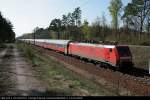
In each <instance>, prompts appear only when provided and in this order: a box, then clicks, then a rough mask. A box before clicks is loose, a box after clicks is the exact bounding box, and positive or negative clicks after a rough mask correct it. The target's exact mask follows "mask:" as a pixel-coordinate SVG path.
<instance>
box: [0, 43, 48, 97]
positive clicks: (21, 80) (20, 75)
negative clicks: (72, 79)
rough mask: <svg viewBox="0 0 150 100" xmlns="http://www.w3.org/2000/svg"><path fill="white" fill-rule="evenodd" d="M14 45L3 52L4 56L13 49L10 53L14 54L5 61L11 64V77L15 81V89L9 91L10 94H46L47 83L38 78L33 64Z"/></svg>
mask: <svg viewBox="0 0 150 100" xmlns="http://www.w3.org/2000/svg"><path fill="white" fill-rule="evenodd" d="M12 46H13V48H7V49H5V50H4V51H3V52H1V55H2V56H4V55H5V54H6V52H7V50H9V51H11V52H9V53H11V55H12V57H10V58H9V61H7V62H5V63H7V65H9V66H8V67H11V69H12V70H11V71H10V73H11V78H12V81H14V82H15V86H14V89H13V90H12V91H9V93H8V94H9V95H17V96H39V95H44V93H45V92H46V88H45V85H44V84H43V83H42V82H40V80H37V78H36V76H35V75H34V74H33V72H32V66H31V65H30V64H28V63H27V62H26V60H25V58H24V57H22V56H21V55H20V53H19V51H18V50H17V48H16V47H15V45H12ZM10 49H12V50H10Z"/></svg>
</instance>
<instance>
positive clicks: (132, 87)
mask: <svg viewBox="0 0 150 100" xmlns="http://www.w3.org/2000/svg"><path fill="white" fill-rule="evenodd" d="M32 46H33V45H32ZM34 47H35V48H37V49H38V50H39V51H40V52H43V53H44V54H48V55H50V56H52V57H54V58H56V59H57V60H59V61H61V62H64V63H67V64H69V65H71V66H73V67H74V68H72V70H74V71H75V70H76V72H77V73H79V74H83V72H87V73H89V76H90V75H92V77H95V78H96V80H99V79H102V78H104V79H105V80H106V81H108V82H111V83H113V84H115V85H116V86H118V85H119V87H123V88H125V89H127V90H129V91H132V92H133V93H135V94H138V95H144V96H149V95H150V75H149V74H148V71H146V70H143V69H138V68H132V69H129V70H126V71H125V70H118V71H116V70H114V69H113V68H110V67H101V66H100V65H98V64H97V65H95V64H93V63H91V62H88V61H84V60H81V59H76V58H75V57H70V56H66V55H64V54H60V53H57V52H54V51H51V50H48V49H43V48H41V47H37V46H34ZM71 66H70V67H71ZM77 69H79V70H80V72H79V70H77Z"/></svg>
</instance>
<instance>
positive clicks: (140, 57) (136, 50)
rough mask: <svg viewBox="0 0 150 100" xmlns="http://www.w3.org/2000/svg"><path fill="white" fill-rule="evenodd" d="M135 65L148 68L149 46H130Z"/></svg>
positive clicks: (149, 58)
mask: <svg viewBox="0 0 150 100" xmlns="http://www.w3.org/2000/svg"><path fill="white" fill-rule="evenodd" d="M130 50H131V52H132V56H133V62H134V64H135V67H138V68H143V69H148V68H149V66H148V63H149V60H150V47H130Z"/></svg>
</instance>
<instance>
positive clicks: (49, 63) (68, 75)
mask: <svg viewBox="0 0 150 100" xmlns="http://www.w3.org/2000/svg"><path fill="white" fill-rule="evenodd" d="M18 48H19V50H20V51H21V52H22V53H23V55H24V56H26V57H27V58H28V61H29V60H30V63H32V64H33V65H34V66H33V67H32V69H33V70H34V71H35V73H36V74H37V75H38V76H39V77H38V78H39V79H40V80H42V81H43V82H44V83H46V84H47V87H48V89H47V95H69V96H82V95H92V96H101V95H103V96H106V95H117V94H116V92H111V91H110V90H108V89H106V88H105V87H104V86H101V85H99V84H97V83H94V82H92V81H90V80H88V79H85V78H83V77H82V76H79V75H77V74H76V73H74V72H72V71H70V70H68V69H66V68H65V67H64V65H63V64H61V63H60V62H59V61H55V60H52V59H51V57H50V56H45V55H43V54H42V52H41V51H38V50H35V49H34V48H33V47H30V46H28V45H26V44H18Z"/></svg>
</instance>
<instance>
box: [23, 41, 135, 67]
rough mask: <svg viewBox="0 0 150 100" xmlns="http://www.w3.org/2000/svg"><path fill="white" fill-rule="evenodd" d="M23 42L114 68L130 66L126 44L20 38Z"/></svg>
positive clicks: (130, 60) (129, 52) (130, 61)
mask: <svg viewBox="0 0 150 100" xmlns="http://www.w3.org/2000/svg"><path fill="white" fill-rule="evenodd" d="M20 41H22V42H25V43H30V44H32V45H36V46H40V47H42V48H46V49H51V50H54V51H56V52H60V53H63V54H65V55H73V56H78V57H80V58H85V59H88V60H92V61H95V62H100V63H103V64H108V65H110V66H113V67H115V68H121V67H132V66H133V62H132V54H131V51H130V49H129V47H128V46H125V45H116V44H115V45H109V44H107V45H106V44H93V43H84V42H78V41H71V40H52V39H20Z"/></svg>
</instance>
